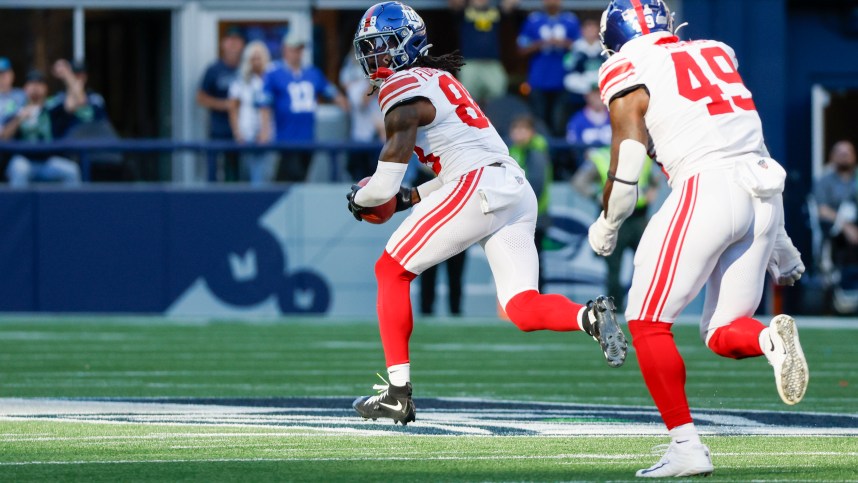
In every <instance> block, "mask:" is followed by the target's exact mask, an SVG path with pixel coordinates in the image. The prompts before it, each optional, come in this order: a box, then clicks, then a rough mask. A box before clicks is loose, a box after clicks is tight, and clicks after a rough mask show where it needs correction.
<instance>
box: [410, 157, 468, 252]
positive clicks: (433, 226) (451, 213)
mask: <svg viewBox="0 0 858 483" xmlns="http://www.w3.org/2000/svg"><path fill="white" fill-rule="evenodd" d="M483 169H484V168H480V169H478V170H476V171H471V172H470V173H468V175H467V176H469V177H471V178H474V177H473V174H474V173H476V177H475V178H474V179H473V180H472V181H471V182H470V183H467V182H466V186H465V190H464V195H463V196H460V197H459V199H458V200H457V202H456V203H455V204H451V207H452V209H451V210H447V212H446V213H443V214H442V213H439V215H442V217H441V218H440V219H439V220H438V222H436V223H430V224H427V225H424V228H428V230H427V231H426V232H425V234H423V235H420V236H419V240H420V241H419V242H418V244H417V245H416V246H415V247H413V248H412V249H411V250H409V253H406V255H405V257H404V258H403V260H402V265H403V266H405V265H406V264H407V263H408V262H409V261H410V260H411V259H412V258H413V257H414V255H416V254H418V253H420V250H421V249H422V248H423V247H424V246H425V245H426V243H428V242H429V239H430V238H432V236H433V235H434V234H435V233H436V232H437V231H438V230H440V229H441V228H442V227H443V226H444V225H446V224H447V223H448V222H449V221H450V220H452V219H453V218H454V217H455V216H456V215H457V214H458V213H459V212H460V211H462V209H463V208H464V207H465V205H466V204H467V203H468V200H469V199H470V198H471V196H472V195H473V194H474V192H475V191H476V190H477V185H478V184H479V182H480V177H481V176H482V174H483ZM461 193H462V192H460V194H461ZM436 216H437V215H436Z"/></svg>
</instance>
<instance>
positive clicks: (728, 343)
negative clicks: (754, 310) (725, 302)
mask: <svg viewBox="0 0 858 483" xmlns="http://www.w3.org/2000/svg"><path fill="white" fill-rule="evenodd" d="M765 328H766V326H765V325H763V324H762V322H760V321H759V320H757V319H754V318H751V317H739V318H738V319H736V320H734V321H732V322H730V323H729V324H727V325H725V326H722V327H718V328H717V329H712V330H709V333H708V335H707V341H706V345H707V346H709V348H710V349H712V352H714V353H716V354H718V355H719V356H721V357H729V358H731V359H745V358H747V357H758V356H761V355H763V349H762V347H760V333H761V332H763V330H765Z"/></svg>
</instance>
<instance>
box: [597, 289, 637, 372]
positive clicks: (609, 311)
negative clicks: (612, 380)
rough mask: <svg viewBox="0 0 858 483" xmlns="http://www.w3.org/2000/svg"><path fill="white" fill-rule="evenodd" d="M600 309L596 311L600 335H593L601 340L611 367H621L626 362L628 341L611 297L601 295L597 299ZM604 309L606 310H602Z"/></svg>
mask: <svg viewBox="0 0 858 483" xmlns="http://www.w3.org/2000/svg"><path fill="white" fill-rule="evenodd" d="M596 302H597V305H598V306H599V310H598V311H597V312H596V313H597V316H596V321H597V323H598V324H599V325H598V333H599V337H593V338H594V339H596V340H597V341H598V342H599V345H600V346H601V347H602V353H603V354H604V355H605V360H606V361H607V362H608V365H609V366H611V367H620V366H622V365H623V363H625V362H626V352H627V351H628V347H629V345H628V343H627V342H626V336H625V334H623V329H621V328H620V324H619V323H618V322H617V316H616V315H615V313H614V311H615V310H616V308H615V307H614V302H613V300H611V299H608V298H603V297H600V298H598V299H596ZM601 309H604V310H601Z"/></svg>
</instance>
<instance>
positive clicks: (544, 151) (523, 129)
mask: <svg viewBox="0 0 858 483" xmlns="http://www.w3.org/2000/svg"><path fill="white" fill-rule="evenodd" d="M509 139H510V141H511V143H510V144H511V145H510V147H509V155H510V156H512V157H513V159H515V160H516V161H517V162H518V165H519V166H521V168H522V169H523V170H524V173H525V176H527V181H528V182H529V183H530V186H531V187H533V192H534V193H536V199H537V200H538V205H537V217H536V232H535V234H534V238H535V240H534V241H535V242H536V253H537V257H539V258H541V256H542V242H543V240H544V239H545V234H546V232H547V231H548V227H549V226H550V225H551V217H550V216H549V214H548V206H549V204H550V202H551V201H550V198H549V191H550V190H549V187H550V184H551V180H552V178H553V176H552V166H551V158H550V156H549V154H548V141H546V139H545V137H543V136H542V135H541V134H539V133H537V132H536V121H535V119H533V117H532V116H530V115H528V114H525V115H522V116H519V117H517V118H515V119H514V120H513V121H512V123H511V124H510V129H509ZM542 267H543V264H542V263H541V262H540V264H539V291H540V292H542V288H543V285H544V278H543V269H542Z"/></svg>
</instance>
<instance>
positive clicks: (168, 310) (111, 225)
mask: <svg viewBox="0 0 858 483" xmlns="http://www.w3.org/2000/svg"><path fill="white" fill-rule="evenodd" d="M347 191H348V185H341V184H333V185H323V184H306V185H291V186H288V187H284V186H278V187H276V188H269V189H260V190H254V189H249V188H240V187H220V188H205V189H174V188H169V187H137V188H131V189H129V188H127V187H109V188H105V187H99V188H86V189H76V190H67V189H63V188H60V187H56V188H51V187H44V188H37V189H33V190H27V191H12V190H9V191H0V223H2V226H3V227H4V230H3V231H2V233H0V274H2V276H0V312H6V313H10V312H11V313H29V312H49V313H132V314H164V315H170V316H203V317H214V318H217V317H278V316H281V315H289V314H295V315H300V314H317V315H320V316H331V317H338V316H342V317H367V318H374V316H375V290H376V286H375V279H374V274H373V270H374V264H375V261H376V260H377V258H378V256H379V255H380V254H381V251H382V249H383V247H384V245H385V242H386V241H387V238H388V237H389V236H390V234H391V233H392V232H393V230H394V229H395V228H396V226H397V225H398V224H399V221H400V220H401V219H402V217H404V216H405V215H404V214H397V215H396V217H395V218H394V219H392V220H391V221H390V222H388V223H386V224H384V225H370V224H368V223H357V222H355V221H354V219H353V218H352V217H351V216H350V215H349V214H348V212H347V211H346V207H345V196H344V193H346V192H347ZM552 194H553V200H554V205H555V208H554V209H553V211H552V218H553V221H554V226H553V227H552V228H551V231H550V233H549V237H548V238H549V245H550V246H549V250H547V251H546V253H545V255H544V258H543V260H544V262H545V263H544V265H545V270H546V277H547V279H548V281H549V285H548V290H549V291H553V292H561V293H566V294H567V295H570V296H572V297H574V298H575V299H576V300H588V299H590V298H593V297H594V296H596V295H597V294H598V293H601V292H602V291H603V283H604V275H605V268H604V263H603V262H602V260H601V259H598V258H597V257H596V256H595V255H594V254H593V253H592V250H590V249H589V247H588V245H587V241H586V239H587V237H586V230H587V226H588V225H589V221H590V220H591V219H592V217H594V216H595V210H596V208H595V206H594V205H593V204H592V202H590V201H587V200H582V199H579V198H577V197H576V196H577V195H575V194H574V193H573V192H572V190H571V189H570V188H569V186H568V184H566V183H559V184H556V185H555V186H553V188H552ZM628 257H629V258H630V257H631V255H630V254H629V255H628ZM627 261H628V262H630V261H631V260H630V259H629V260H627ZM626 265H627V267H629V268H628V269H627V270H626V272H627V273H626V274H625V276H626V278H628V277H629V276H630V266H631V263H627V264H626ZM445 279H446V277H445V276H444V274H443V272H442V274H441V275H440V276H439V281H443V280H445ZM418 290H419V284H417V283H415V284H414V290H413V292H414V293H413V296H414V298H415V301H416V300H417V297H418V296H419V293H418ZM465 293H466V295H465V298H464V305H463V308H464V313H465V315H469V316H493V315H495V314H496V313H497V305H496V301H495V300H496V299H495V289H494V282H493V279H492V277H491V272H490V270H489V268H488V265H487V263H486V260H485V256H484V255H483V253H482V250H481V249H480V248H478V247H476V248H472V249H471V250H470V251H469V257H468V261H467V267H466V280H465ZM436 308H437V313H438V314H439V315H445V314H446V298H445V286H444V285H441V286H440V290H439V297H438V300H437V301H436Z"/></svg>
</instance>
